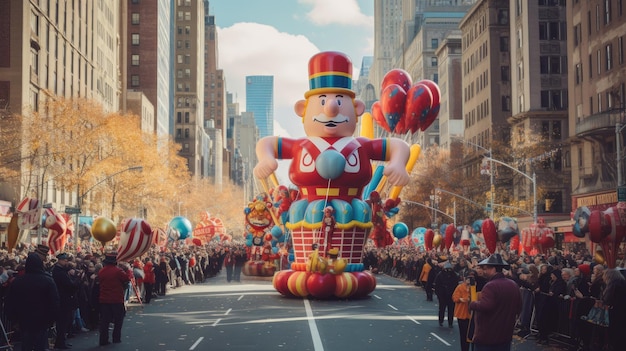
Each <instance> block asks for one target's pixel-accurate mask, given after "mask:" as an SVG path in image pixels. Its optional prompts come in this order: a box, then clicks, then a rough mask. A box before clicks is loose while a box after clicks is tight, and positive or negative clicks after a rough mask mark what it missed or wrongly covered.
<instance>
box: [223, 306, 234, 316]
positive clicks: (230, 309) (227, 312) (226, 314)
mask: <svg viewBox="0 0 626 351" xmlns="http://www.w3.org/2000/svg"><path fill="white" fill-rule="evenodd" d="M232 310H233V309H232V308H229V309H228V311H226V313H224V315H225V316H228V314H229V313H230V311H232Z"/></svg>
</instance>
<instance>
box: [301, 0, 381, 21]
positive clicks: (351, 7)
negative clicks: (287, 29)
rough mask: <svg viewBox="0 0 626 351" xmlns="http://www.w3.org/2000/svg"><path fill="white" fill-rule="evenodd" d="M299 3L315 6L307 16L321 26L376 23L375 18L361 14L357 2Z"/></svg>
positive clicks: (303, 0) (310, 0) (321, 0)
mask: <svg viewBox="0 0 626 351" xmlns="http://www.w3.org/2000/svg"><path fill="white" fill-rule="evenodd" d="M299 3H301V4H307V5H311V6H313V8H312V9H311V11H309V13H307V15H306V16H307V18H308V19H309V20H310V21H311V22H313V23H314V24H316V25H319V26H325V25H329V24H340V25H346V26H372V25H373V23H374V18H373V17H371V16H366V15H364V14H363V13H362V12H361V9H360V8H359V4H358V3H357V1H356V0H339V1H338V0H299Z"/></svg>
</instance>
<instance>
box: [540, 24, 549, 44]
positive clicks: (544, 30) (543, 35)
mask: <svg viewBox="0 0 626 351" xmlns="http://www.w3.org/2000/svg"><path fill="white" fill-rule="evenodd" d="M539 40H548V23H546V22H539Z"/></svg>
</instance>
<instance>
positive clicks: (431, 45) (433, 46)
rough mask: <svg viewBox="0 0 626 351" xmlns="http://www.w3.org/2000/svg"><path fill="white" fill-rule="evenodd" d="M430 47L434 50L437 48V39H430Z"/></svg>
mask: <svg viewBox="0 0 626 351" xmlns="http://www.w3.org/2000/svg"><path fill="white" fill-rule="evenodd" d="M430 47H431V48H432V49H436V48H437V47H439V39H437V38H433V39H430Z"/></svg>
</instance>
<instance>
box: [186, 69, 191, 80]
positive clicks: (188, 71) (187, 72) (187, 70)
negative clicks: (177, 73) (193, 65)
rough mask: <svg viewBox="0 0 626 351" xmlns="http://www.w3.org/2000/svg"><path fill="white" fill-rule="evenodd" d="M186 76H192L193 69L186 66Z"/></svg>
mask: <svg viewBox="0 0 626 351" xmlns="http://www.w3.org/2000/svg"><path fill="white" fill-rule="evenodd" d="M185 78H191V69H189V68H185Z"/></svg>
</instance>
